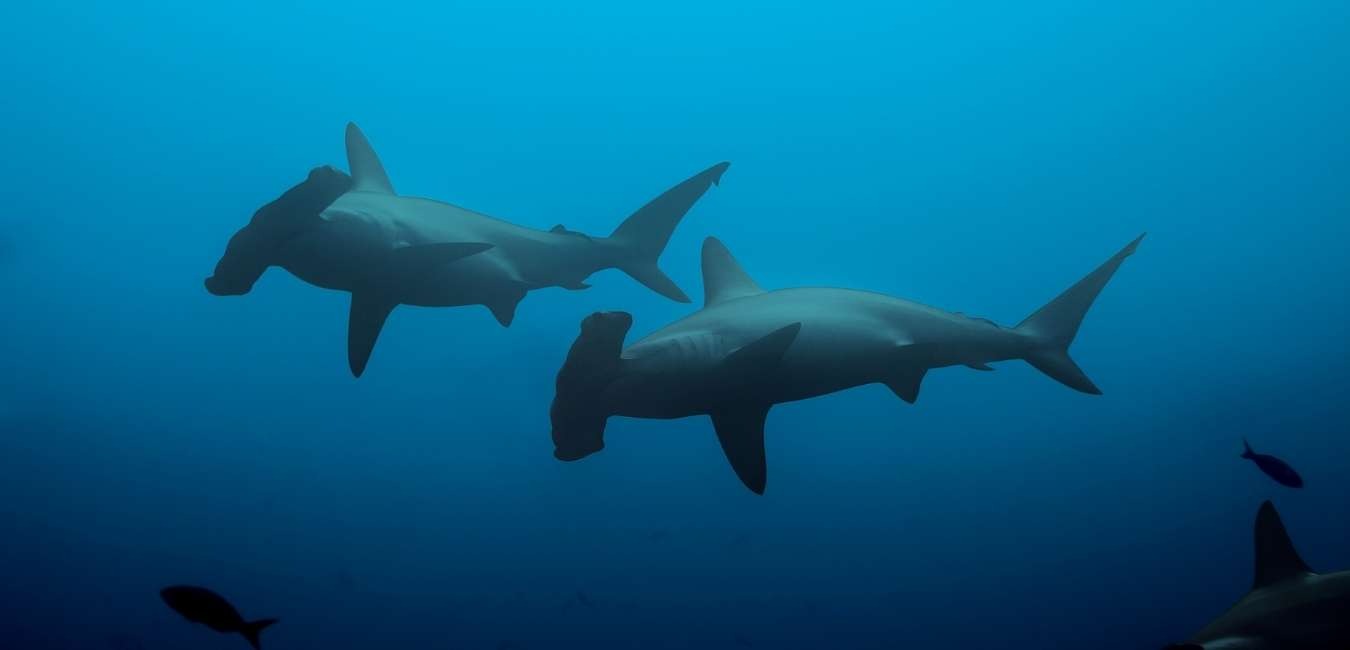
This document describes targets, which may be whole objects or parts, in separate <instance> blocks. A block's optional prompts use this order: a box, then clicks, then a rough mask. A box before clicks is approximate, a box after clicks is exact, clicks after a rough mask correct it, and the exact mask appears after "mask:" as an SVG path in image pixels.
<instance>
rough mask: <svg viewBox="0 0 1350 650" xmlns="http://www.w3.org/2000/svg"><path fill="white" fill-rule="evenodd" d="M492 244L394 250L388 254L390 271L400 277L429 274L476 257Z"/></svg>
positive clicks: (477, 243)
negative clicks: (456, 261)
mask: <svg viewBox="0 0 1350 650" xmlns="http://www.w3.org/2000/svg"><path fill="white" fill-rule="evenodd" d="M489 248H492V244H483V243H479V242H450V243H441V244H420V245H417V246H404V247H403V248H395V249H394V250H393V252H392V253H390V258H391V264H390V270H392V271H393V272H394V273H395V274H397V275H399V276H401V277H408V276H417V275H423V274H427V273H430V272H432V271H434V270H436V268H437V267H440V266H442V265H444V264H449V263H451V262H454V261H455V260H460V259H463V258H465V257H469V256H470V255H477V254H478V253H481V252H483V251H485V250H487V249H489Z"/></svg>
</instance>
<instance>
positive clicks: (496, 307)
mask: <svg viewBox="0 0 1350 650" xmlns="http://www.w3.org/2000/svg"><path fill="white" fill-rule="evenodd" d="M524 298H525V290H524V289H520V290H519V291H518V292H517V293H514V294H511V295H506V296H502V297H500V298H498V299H496V300H493V301H492V302H487V303H483V305H484V306H485V307H487V308H488V310H489V311H491V312H492V317H493V318H496V319H497V322H498V323H501V325H502V327H510V326H511V322H512V321H514V320H515V319H516V307H519V306H520V301H521V300H523V299H524Z"/></svg>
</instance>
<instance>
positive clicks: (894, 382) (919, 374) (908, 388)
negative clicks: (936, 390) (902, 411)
mask: <svg viewBox="0 0 1350 650" xmlns="http://www.w3.org/2000/svg"><path fill="white" fill-rule="evenodd" d="M926 374H928V370H926V369H924V368H918V369H916V370H907V371H905V372H901V373H897V374H895V375H893V376H892V377H891V378H890V379H889V380H888V381H887V382H886V386H887V387H888V388H890V389H891V392H893V393H895V396H896V397H899V398H900V399H902V400H905V401H906V402H909V403H910V404H913V403H914V402H915V401H917V400H918V399H919V384H922V383H923V377H924V375H926Z"/></svg>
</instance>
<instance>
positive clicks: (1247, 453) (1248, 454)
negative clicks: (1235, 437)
mask: <svg viewBox="0 0 1350 650" xmlns="http://www.w3.org/2000/svg"><path fill="white" fill-rule="evenodd" d="M1242 457H1243V458H1255V457H1256V452H1254V451H1252V443H1250V442H1247V439H1246V438H1243V439H1242Z"/></svg>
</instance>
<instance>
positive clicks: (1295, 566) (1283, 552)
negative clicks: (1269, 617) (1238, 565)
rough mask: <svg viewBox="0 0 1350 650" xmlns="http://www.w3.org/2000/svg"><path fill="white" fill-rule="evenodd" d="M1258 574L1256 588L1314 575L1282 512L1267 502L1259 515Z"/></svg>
mask: <svg viewBox="0 0 1350 650" xmlns="http://www.w3.org/2000/svg"><path fill="white" fill-rule="evenodd" d="M1255 538H1256V540H1255V541H1256V577H1255V579H1254V580H1253V581H1252V589H1253V590H1256V589H1260V588H1262V587H1268V586H1270V585H1273V584H1275V583H1278V582H1284V581H1285V580H1292V579H1295V578H1301V577H1303V576H1307V575H1311V574H1312V569H1310V568H1308V565H1307V563H1305V562H1304V561H1303V558H1302V557H1299V554H1298V551H1297V550H1295V549H1294V542H1293V541H1292V540H1290V539H1289V532H1288V531H1286V530H1285V529H1284V522H1283V521H1281V520H1280V513H1279V512H1276V510H1275V506H1274V505H1273V504H1272V503H1271V502H1269V501H1266V502H1265V503H1262V504H1261V510H1260V511H1259V512H1258V513H1257V514H1256V535H1255Z"/></svg>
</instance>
